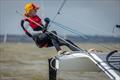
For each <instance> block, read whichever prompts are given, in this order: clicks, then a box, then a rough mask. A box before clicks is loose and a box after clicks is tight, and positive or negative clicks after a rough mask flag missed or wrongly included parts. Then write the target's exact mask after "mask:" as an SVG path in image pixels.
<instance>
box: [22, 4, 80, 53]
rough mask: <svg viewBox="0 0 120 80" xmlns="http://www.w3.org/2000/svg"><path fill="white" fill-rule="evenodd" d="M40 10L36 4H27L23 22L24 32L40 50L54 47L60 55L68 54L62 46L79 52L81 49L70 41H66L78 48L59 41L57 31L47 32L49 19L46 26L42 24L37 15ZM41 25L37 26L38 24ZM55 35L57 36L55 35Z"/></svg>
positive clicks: (46, 20)
mask: <svg viewBox="0 0 120 80" xmlns="http://www.w3.org/2000/svg"><path fill="white" fill-rule="evenodd" d="M38 10H39V6H38V5H37V4H35V3H27V4H26V5H25V13H24V15H25V17H26V18H24V19H22V20H21V27H22V28H23V30H24V32H25V33H26V34H27V35H28V36H29V37H31V38H32V39H33V40H34V42H35V43H36V45H37V46H38V47H39V48H43V47H52V46H54V47H55V48H56V50H57V52H58V54H64V53H67V52H66V51H63V50H62V49H61V47H60V46H62V45H65V46H67V47H68V48H70V49H71V50H72V51H79V49H78V48H79V47H78V46H76V45H75V44H74V43H73V42H71V41H70V40H66V41H67V42H68V43H70V44H72V45H74V46H76V47H77V48H75V47H73V46H71V45H70V44H68V43H66V42H65V41H63V40H61V39H59V38H58V37H57V36H55V35H57V32H56V31H51V32H48V31H47V26H48V24H49V23H50V19H49V18H45V19H44V21H45V24H43V23H42V20H41V18H40V17H39V16H38V15H37V11H38ZM28 23H29V25H28ZM35 23H37V24H39V25H37V24H35ZM53 34H55V35H53Z"/></svg>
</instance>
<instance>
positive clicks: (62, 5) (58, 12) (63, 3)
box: [47, 0, 67, 29]
mask: <svg viewBox="0 0 120 80" xmlns="http://www.w3.org/2000/svg"><path fill="white" fill-rule="evenodd" d="M66 1H67V0H64V1H63V2H62V4H61V6H60V7H59V9H58V11H57V13H56V15H55V16H54V17H53V19H52V21H55V19H56V18H57V16H58V15H59V14H60V11H61V10H62V8H63V7H64V5H65V3H66ZM51 25H52V22H51V21H50V23H49V24H48V28H47V29H49V27H50V26H51Z"/></svg>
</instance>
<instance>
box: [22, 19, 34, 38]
mask: <svg viewBox="0 0 120 80" xmlns="http://www.w3.org/2000/svg"><path fill="white" fill-rule="evenodd" d="M25 21H26V20H21V27H22V29H23V30H24V32H25V33H26V34H27V35H28V36H29V37H32V35H31V34H30V33H29V32H28V31H27V30H26V29H25V27H24V22H25Z"/></svg>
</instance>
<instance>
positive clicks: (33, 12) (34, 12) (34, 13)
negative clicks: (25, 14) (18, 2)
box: [29, 9, 37, 17]
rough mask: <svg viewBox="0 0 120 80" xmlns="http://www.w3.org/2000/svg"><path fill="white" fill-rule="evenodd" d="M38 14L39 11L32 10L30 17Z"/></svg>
mask: <svg viewBox="0 0 120 80" xmlns="http://www.w3.org/2000/svg"><path fill="white" fill-rule="evenodd" d="M36 13H37V10H35V9H33V10H31V11H30V12H29V16H30V17H33V16H35V15H36Z"/></svg>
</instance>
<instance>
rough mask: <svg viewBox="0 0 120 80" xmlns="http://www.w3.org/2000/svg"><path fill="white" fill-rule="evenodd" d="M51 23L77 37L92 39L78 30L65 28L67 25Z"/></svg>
mask: <svg viewBox="0 0 120 80" xmlns="http://www.w3.org/2000/svg"><path fill="white" fill-rule="evenodd" d="M51 22H52V23H54V24H55V25H57V26H58V27H60V28H63V29H65V30H67V31H70V32H72V33H74V34H77V35H80V36H82V37H83V38H84V39H87V40H89V39H90V38H89V37H88V36H87V35H85V34H84V33H81V32H79V31H77V30H74V29H72V28H69V27H67V26H65V25H63V24H60V23H58V22H54V21H51ZM96 43H97V42H96ZM97 44H99V45H100V46H102V47H104V48H106V49H108V50H112V49H111V48H108V47H106V46H104V45H103V44H100V43H97Z"/></svg>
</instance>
